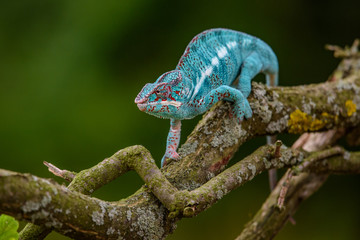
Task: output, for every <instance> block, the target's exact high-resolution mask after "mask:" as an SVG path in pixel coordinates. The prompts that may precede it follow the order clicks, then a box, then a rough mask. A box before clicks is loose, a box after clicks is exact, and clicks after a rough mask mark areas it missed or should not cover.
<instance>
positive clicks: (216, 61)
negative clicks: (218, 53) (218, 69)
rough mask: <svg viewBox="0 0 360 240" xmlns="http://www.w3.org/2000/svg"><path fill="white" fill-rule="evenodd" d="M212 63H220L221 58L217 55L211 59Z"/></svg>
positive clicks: (215, 64)
mask: <svg viewBox="0 0 360 240" xmlns="http://www.w3.org/2000/svg"><path fill="white" fill-rule="evenodd" d="M211 65H213V66H214V67H215V66H217V65H219V59H218V58H217V57H213V58H212V59H211Z"/></svg>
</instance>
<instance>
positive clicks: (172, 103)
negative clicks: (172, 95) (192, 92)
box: [137, 101, 182, 111]
mask: <svg viewBox="0 0 360 240" xmlns="http://www.w3.org/2000/svg"><path fill="white" fill-rule="evenodd" d="M158 105H162V106H174V107H180V106H181V105H182V103H181V102H177V101H162V102H152V103H142V102H141V103H137V106H138V108H139V109H140V110H141V111H144V110H145V109H146V107H147V106H158Z"/></svg>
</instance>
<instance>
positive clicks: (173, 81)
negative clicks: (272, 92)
mask: <svg viewBox="0 0 360 240" xmlns="http://www.w3.org/2000/svg"><path fill="white" fill-rule="evenodd" d="M278 68H279V67H278V61H277V58H276V55H275V53H274V52H273V51H272V49H271V48H270V47H269V45H267V44H266V43H265V42H263V41H262V40H260V39H259V38H256V37H253V36H251V35H248V34H246V33H242V32H238V31H233V30H229V29H210V30H207V31H204V32H202V33H200V34H198V35H196V36H195V37H194V38H193V39H192V40H191V41H190V43H189V44H188V46H187V47H186V49H185V52H184V54H183V55H182V57H181V58H180V60H179V63H178V65H177V66H176V68H175V70H173V71H169V72H166V73H164V74H162V75H161V76H160V77H159V78H158V79H157V80H156V81H155V82H154V83H148V84H146V85H145V86H144V87H143V89H142V90H141V91H140V93H139V94H138V96H137V97H136V99H135V103H136V104H137V106H138V108H139V109H140V110H141V111H143V112H146V113H148V114H151V115H154V116H157V117H161V118H168V119H170V131H169V134H168V138H167V146H166V151H165V155H164V157H163V159H162V161H161V165H162V166H163V165H164V164H166V160H167V159H168V158H172V159H177V158H179V155H178V154H177V152H176V149H177V148H178V146H179V141H180V131H181V122H180V121H181V120H183V119H189V118H193V117H195V116H197V115H199V114H202V113H204V112H205V111H207V110H208V109H209V108H210V107H212V106H213V105H214V104H215V103H216V102H218V101H220V100H226V101H232V102H234V107H233V116H234V117H235V120H236V121H237V122H238V123H240V122H241V121H243V119H244V118H250V117H251V116H252V110H251V108H250V105H249V102H248V100H247V97H248V96H249V94H250V91H251V80H252V79H253V78H254V77H255V75H257V74H258V73H260V72H262V73H264V74H265V75H266V79H267V83H268V84H270V83H272V84H274V85H277V76H278ZM236 78H239V81H238V83H237V85H236V86H235V87H234V86H233V82H234V81H235V80H236Z"/></svg>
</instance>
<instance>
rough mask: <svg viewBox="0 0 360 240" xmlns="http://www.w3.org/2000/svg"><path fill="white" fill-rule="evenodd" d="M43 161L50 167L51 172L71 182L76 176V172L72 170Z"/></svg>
mask: <svg viewBox="0 0 360 240" xmlns="http://www.w3.org/2000/svg"><path fill="white" fill-rule="evenodd" d="M43 163H44V165H45V166H47V167H48V170H49V172H51V173H53V174H54V175H55V176H58V177H61V178H63V179H65V180H66V181H69V182H71V181H72V180H73V179H74V178H75V176H76V173H75V172H70V171H68V170H61V169H59V168H58V167H56V166H55V165H53V164H51V163H48V162H46V161H44V162H43Z"/></svg>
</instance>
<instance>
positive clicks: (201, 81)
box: [191, 66, 213, 99]
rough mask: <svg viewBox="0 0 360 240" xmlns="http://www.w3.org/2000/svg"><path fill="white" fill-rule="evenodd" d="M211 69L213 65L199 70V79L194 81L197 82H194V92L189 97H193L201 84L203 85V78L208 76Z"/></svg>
mask: <svg viewBox="0 0 360 240" xmlns="http://www.w3.org/2000/svg"><path fill="white" fill-rule="evenodd" d="M212 71H213V67H211V66H210V67H207V68H206V69H205V72H201V77H200V79H199V80H197V81H196V82H197V84H196V86H195V89H194V93H193V95H192V98H191V99H194V97H195V96H196V94H197V93H198V92H199V90H200V88H201V86H202V85H203V83H204V81H205V78H206V77H209V76H210V75H211V73H212Z"/></svg>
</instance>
